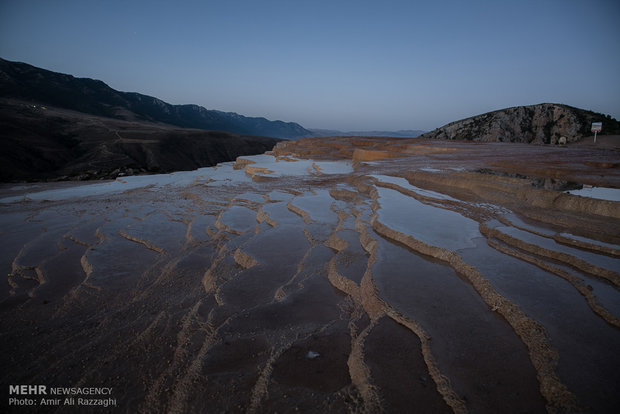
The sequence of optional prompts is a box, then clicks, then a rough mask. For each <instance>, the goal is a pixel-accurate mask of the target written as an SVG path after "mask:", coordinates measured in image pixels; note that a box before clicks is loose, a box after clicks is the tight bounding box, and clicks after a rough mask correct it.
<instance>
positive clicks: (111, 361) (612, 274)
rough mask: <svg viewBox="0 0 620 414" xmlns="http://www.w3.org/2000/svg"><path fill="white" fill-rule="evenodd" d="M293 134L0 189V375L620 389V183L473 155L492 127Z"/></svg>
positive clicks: (608, 393)
mask: <svg viewBox="0 0 620 414" xmlns="http://www.w3.org/2000/svg"><path fill="white" fill-rule="evenodd" d="M346 142H349V141H346ZM346 142H345V144H346ZM291 145H292V144H291ZM297 145H298V146H297V150H296V151H292V150H291V151H290V154H287V156H283V154H281V153H280V154H278V152H277V151H276V152H275V153H274V154H271V155H270V154H266V155H261V156H255V157H243V159H240V160H238V162H237V163H236V164H233V163H228V164H222V165H220V166H218V167H217V168H205V169H200V170H197V171H192V172H177V173H174V174H166V175H153V176H140V177H124V178H123V179H122V180H117V181H114V182H102V183H49V184H32V185H20V186H16V185H15V186H5V187H4V188H2V189H1V190H0V223H1V230H0V240H1V242H2V246H3V247H2V250H1V254H0V266H2V267H3V269H4V274H6V275H7V283H5V284H3V285H2V289H1V290H0V301H1V302H0V303H1V304H0V309H1V312H2V318H0V320H1V322H0V324H1V326H2V329H1V335H2V341H1V343H2V351H3V352H2V357H1V358H0V361H1V364H0V367H1V368H2V369H1V372H2V374H0V375H1V376H2V382H3V383H4V384H47V385H49V386H52V385H55V386H64V387H102V386H105V387H112V388H113V397H114V398H116V400H117V407H116V408H117V410H118V411H123V412H126V411H132V412H134V411H137V412H200V411H206V412H250V413H253V412H281V411H284V412H289V411H294V410H299V411H302V412H369V413H374V412H388V413H389V412H456V413H461V412H488V413H491V412H493V413H495V412H571V411H575V412H614V411H616V410H617V409H618V408H619V407H620V394H618V392H617V390H618V386H619V385H620V353H619V352H618V350H620V292H619V288H620V275H619V272H620V232H619V229H620V225H619V224H620V219H619V218H618V216H619V215H620V203H619V202H614V201H609V200H598V201H594V202H591V201H589V200H584V198H583V197H578V196H577V195H567V194H564V195H560V192H559V191H558V192H557V196H556V197H555V198H554V197H553V193H548V192H547V191H549V190H544V189H538V188H535V187H533V186H532V185H531V183H530V182H529V181H528V179H527V178H514V177H505V176H502V175H499V174H498V175H494V176H490V175H489V174H485V173H484V172H481V171H480V169H479V168H478V167H482V166H485V165H482V164H481V165H473V164H472V163H473V161H472V159H473V158H472V155H471V154H472V153H475V154H479V155H480V159H481V160H485V161H484V162H488V160H489V159H491V157H490V156H488V155H489V154H490V153H492V152H493V151H497V146H489V147H488V151H489V154H486V153H485V152H484V151H485V150H486V149H487V147H485V146H484V145H483V144H479V143H477V144H475V145H474V144H470V145H471V146H467V145H465V144H463V143H455V144H453V145H454V148H455V149H454V151H445V149H442V150H441V151H439V155H437V154H435V153H434V152H433V151H432V148H433V147H432V145H433V144H432V143H430V144H429V143H426V144H425V147H424V148H425V149H424V152H423V154H416V151H415V149H416V147H415V145H416V144H415V143H413V144H411V145H412V146H411V148H409V149H408V150H407V151H404V152H403V154H401V155H402V156H400V157H396V156H394V157H391V158H390V157H388V158H386V159H381V160H372V161H368V162H359V161H355V160H353V161H352V160H351V159H345V158H346V157H344V158H342V159H339V158H338V157H333V156H332V157H331V158H329V159H327V158H325V156H326V154H329V153H330V148H331V147H330V143H329V141H318V143H316V144H315V146H314V147H312V148H310V147H309V148H310V149H308V151H313V154H310V155H309V154H305V153H304V152H303V150H304V148H305V147H304V143H303V142H301V143H299V144H297ZM338 145H339V146H338V148H340V150H342V148H344V147H345V146H344V144H342V143H339V144H338ZM399 145H401V144H399ZM438 145H439V146H441V147H442V148H443V147H445V146H446V145H448V144H445V143H441V144H438ZM401 146H402V145H401ZM321 148H322V149H323V152H322V153H321V151H320V150H321ZM514 148H515V154H516V155H515V156H519V157H521V156H523V154H524V153H527V151H533V153H534V155H537V154H538V155H540V152H541V151H543V149H541V148H532V149H528V148H527V147H526V146H516V147H514ZM388 150H389V149H388ZM578 150H579V149H575V151H578ZM468 151H470V152H468ZM549 151H550V150H549ZM459 154H460V155H459ZM332 155H333V154H332ZM485 155H486V156H485ZM610 156H614V155H613V154H612V155H610ZM450 157H452V158H450ZM545 157H547V156H545ZM545 157H542V158H545ZM315 158H316V159H315ZM547 158H548V157H547ZM539 162H540V163H541V165H542V164H544V162H546V161H545V160H544V159H541V160H539ZM481 163H483V161H481ZM581 173H582V174H583V171H582V172H581ZM598 173H600V171H598V172H597V171H594V170H593V171H592V176H594V175H596V174H598ZM612 173H613V174H615V173H614V172H612ZM613 174H612V175H613ZM612 178H613V177H612ZM558 197H563V198H561V200H563V201H561V203H560V202H556V201H554V200H560V198H558ZM566 197H569V198H568V199H566ZM570 197H574V198H570ZM546 200H551V201H550V203H551V204H549V205H551V206H555V207H553V208H549V207H548V205H547V204H544V203H546V202H547V201H546ZM553 203H556V204H553ZM592 203H595V204H592ZM596 203H598V204H596ZM582 205H584V206H587V207H588V208H590V207H592V206H593V208H595V209H596V211H597V212H598V213H597V214H590V213H588V211H586V210H585V208H582ZM605 214H607V215H605ZM57 408H58V410H59V411H62V407H57ZM52 411H54V409H52Z"/></svg>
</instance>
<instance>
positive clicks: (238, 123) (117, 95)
mask: <svg viewBox="0 0 620 414" xmlns="http://www.w3.org/2000/svg"><path fill="white" fill-rule="evenodd" d="M0 96H2V97H5V98H13V99H20V100H29V101H33V102H36V103H39V104H47V105H51V106H55V107H59V108H64V109H70V110H75V111H79V112H84V113H87V114H91V115H96V116H104V117H108V118H114V119H120V120H126V121H136V120H140V121H149V122H162V123H166V124H170V125H174V126H177V127H182V128H196V129H204V130H214V131H226V132H232V133H235V134H242V135H256V136H266V137H273V138H285V139H287V138H288V139H290V138H299V137H303V136H310V135H311V134H312V133H311V132H310V131H309V130H307V129H305V128H304V127H302V126H301V125H299V124H297V123H295V122H284V121H279V120H276V121H270V120H268V119H266V118H263V117H246V116H243V115H239V114H237V113H235V112H223V111H217V110H209V109H206V108H204V107H202V106H199V105H196V104H182V105H172V104H169V103H167V102H165V101H163V100H161V99H159V98H156V97H153V96H149V95H144V94H141V93H138V92H122V91H117V90H115V89H113V88H111V87H110V86H108V85H107V84H106V83H105V82H103V81H101V80H97V79H91V78H77V77H74V76H72V75H68V74H64V73H58V72H53V71H50V70H47V69H42V68H38V67H36V66H32V65H29V64H27V63H21V62H10V61H8V60H4V59H2V58H0Z"/></svg>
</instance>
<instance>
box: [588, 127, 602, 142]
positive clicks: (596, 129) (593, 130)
mask: <svg viewBox="0 0 620 414" xmlns="http://www.w3.org/2000/svg"><path fill="white" fill-rule="evenodd" d="M602 129H603V123H602V122H592V129H591V131H592V132H594V142H596V133H597V132H601V130H602Z"/></svg>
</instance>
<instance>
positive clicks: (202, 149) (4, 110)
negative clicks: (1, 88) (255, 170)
mask: <svg viewBox="0 0 620 414" xmlns="http://www.w3.org/2000/svg"><path fill="white" fill-rule="evenodd" d="M278 141H280V139H278V138H266V137H254V136H246V135H237V134H232V133H229V132H218V131H205V130H199V129H187V128H178V127H174V126H170V125H166V124H155V123H152V122H144V121H123V120H118V119H112V118H105V117H100V116H95V115H89V114H85V113H83V112H77V111H71V110H67V109H62V108H56V107H52V106H41V105H34V104H31V103H29V102H25V101H15V100H9V99H0V181H2V182H7V181H23V180H48V179H80V180H83V179H98V178H116V177H117V176H119V175H130V174H134V173H139V172H169V171H177V170H193V169H196V168H200V167H208V166H212V165H215V164H217V163H220V162H226V161H232V160H234V159H235V158H236V157H238V156H240V155H250V154H261V153H263V152H265V151H268V150H270V149H271V148H272V147H273V146H274V145H275V144H276V143H277V142H278Z"/></svg>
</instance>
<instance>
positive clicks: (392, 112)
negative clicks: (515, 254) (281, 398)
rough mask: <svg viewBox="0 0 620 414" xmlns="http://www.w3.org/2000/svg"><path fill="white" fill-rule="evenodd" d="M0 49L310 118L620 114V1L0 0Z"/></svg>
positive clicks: (161, 93) (398, 124)
mask: <svg viewBox="0 0 620 414" xmlns="http://www.w3.org/2000/svg"><path fill="white" fill-rule="evenodd" d="M0 57H2V58H4V59H8V60H13V61H22V62H26V63H30V64H32V65H35V66H40V67H43V68H46V69H50V70H54V71H58V72H63V73H69V74H72V75H74V76H79V77H90V78H96V79H101V80H103V81H104V82H106V83H107V84H108V85H110V86H111V87H113V88H115V89H118V90H123V91H135V92H140V93H144V94H147V95H153V96H157V97H159V98H161V99H163V100H164V101H167V102H169V103H173V104H181V103H196V104H199V105H202V106H204V107H206V108H208V109H219V110H223V111H234V112H238V113H241V114H243V115H248V116H265V117H267V118H269V119H281V120H284V121H295V122H299V123H301V124H302V125H303V126H305V127H310V128H333V129H341V130H369V129H382V130H398V129H425V130H430V129H433V128H435V127H439V126H441V125H443V124H445V123H447V122H450V121H454V120H457V119H461V118H465V117H468V116H472V115H476V114H479V113H483V112H488V111H492V110H495V109H500V108H505V107H509V106H516V105H530V104H536V103H541V102H556V103H565V104H568V105H572V106H577V107H581V108H584V109H591V110H595V111H597V112H603V113H605V114H610V115H612V116H613V117H615V118H617V119H620V1H618V0H587V1H586V0H563V1H561V0H534V1H503V0H494V1H465V0H461V1H448V0H446V1H442V0H435V1H428V2H417V1H363V0H359V1H337V0H331V1H322V0H314V1H309V0H308V1H306V0H281V1H279V0H265V1H259V0H256V1H242V0H226V1H224V0H220V1H172V0H169V1H139V0H124V1H106V0H78V1H73V0H57V1H54V0H42V1H34V0H0Z"/></svg>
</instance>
